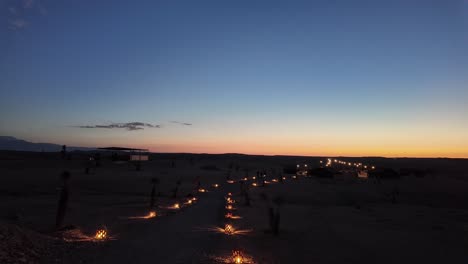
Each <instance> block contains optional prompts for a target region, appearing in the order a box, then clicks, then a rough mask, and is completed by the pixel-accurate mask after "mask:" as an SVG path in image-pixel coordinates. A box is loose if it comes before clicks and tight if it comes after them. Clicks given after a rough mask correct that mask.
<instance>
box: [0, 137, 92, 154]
mask: <svg viewBox="0 0 468 264" xmlns="http://www.w3.org/2000/svg"><path fill="white" fill-rule="evenodd" d="M94 149H95V148H84V147H73V146H67V150H69V151H73V150H82V151H88V150H94ZM0 150H15V151H44V152H58V151H61V150H62V145H58V144H52V143H33V142H29V141H26V140H22V139H17V138H15V137H11V136H0Z"/></svg>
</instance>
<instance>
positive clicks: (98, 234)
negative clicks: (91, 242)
mask: <svg viewBox="0 0 468 264" xmlns="http://www.w3.org/2000/svg"><path fill="white" fill-rule="evenodd" d="M94 238H95V239H97V240H104V239H106V238H107V231H106V230H104V229H99V230H98V231H96V235H94Z"/></svg>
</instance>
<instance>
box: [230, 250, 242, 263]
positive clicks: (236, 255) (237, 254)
mask: <svg viewBox="0 0 468 264" xmlns="http://www.w3.org/2000/svg"><path fill="white" fill-rule="evenodd" d="M232 261H233V262H234V263H236V264H242V263H244V257H243V256H242V253H241V252H240V251H234V252H233V253H232Z"/></svg>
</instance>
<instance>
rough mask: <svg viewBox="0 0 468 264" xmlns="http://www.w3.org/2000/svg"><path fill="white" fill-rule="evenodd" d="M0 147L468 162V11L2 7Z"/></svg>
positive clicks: (436, 4)
mask: <svg viewBox="0 0 468 264" xmlns="http://www.w3.org/2000/svg"><path fill="white" fill-rule="evenodd" d="M137 2H138V3H137ZM137 122H141V123H137ZM0 135H9V136H15V137H18V138H22V139H26V140H30V141H34V142H52V143H59V144H67V145H74V146H111V145H112V146H124V147H127V146H128V147H144V148H149V149H150V150H152V151H155V152H208V153H226V152H240V153H249V154H250V153H252V154H294V155H329V156H336V155H343V156H344V155H350V156H419V157H440V156H444V157H468V1H467V0H458V1H451V0H445V1H441V0H437V1H431V0H421V1H412V0H394V1H388V0H386V1H377V0H373V1H370V0H369V1H349V0H342V1H329V0H323V1H312V0H310V1H273V0H269V1H255V0H245V1H243V0H213V1H202V0H188V1H178V0H167V1H155V0H151V1H117V0H114V1H86V0H63V1H55V0H25V1H21V0H0Z"/></svg>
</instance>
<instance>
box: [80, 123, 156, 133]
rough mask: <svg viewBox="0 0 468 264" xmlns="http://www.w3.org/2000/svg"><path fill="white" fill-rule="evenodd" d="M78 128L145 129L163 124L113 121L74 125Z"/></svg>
mask: <svg viewBox="0 0 468 264" xmlns="http://www.w3.org/2000/svg"><path fill="white" fill-rule="evenodd" d="M74 127H78V128H107V129H115V128H117V129H126V130H128V131H135V130H143V129H145V128H161V125H153V124H149V123H143V122H128V123H111V124H108V125H82V126H74Z"/></svg>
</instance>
